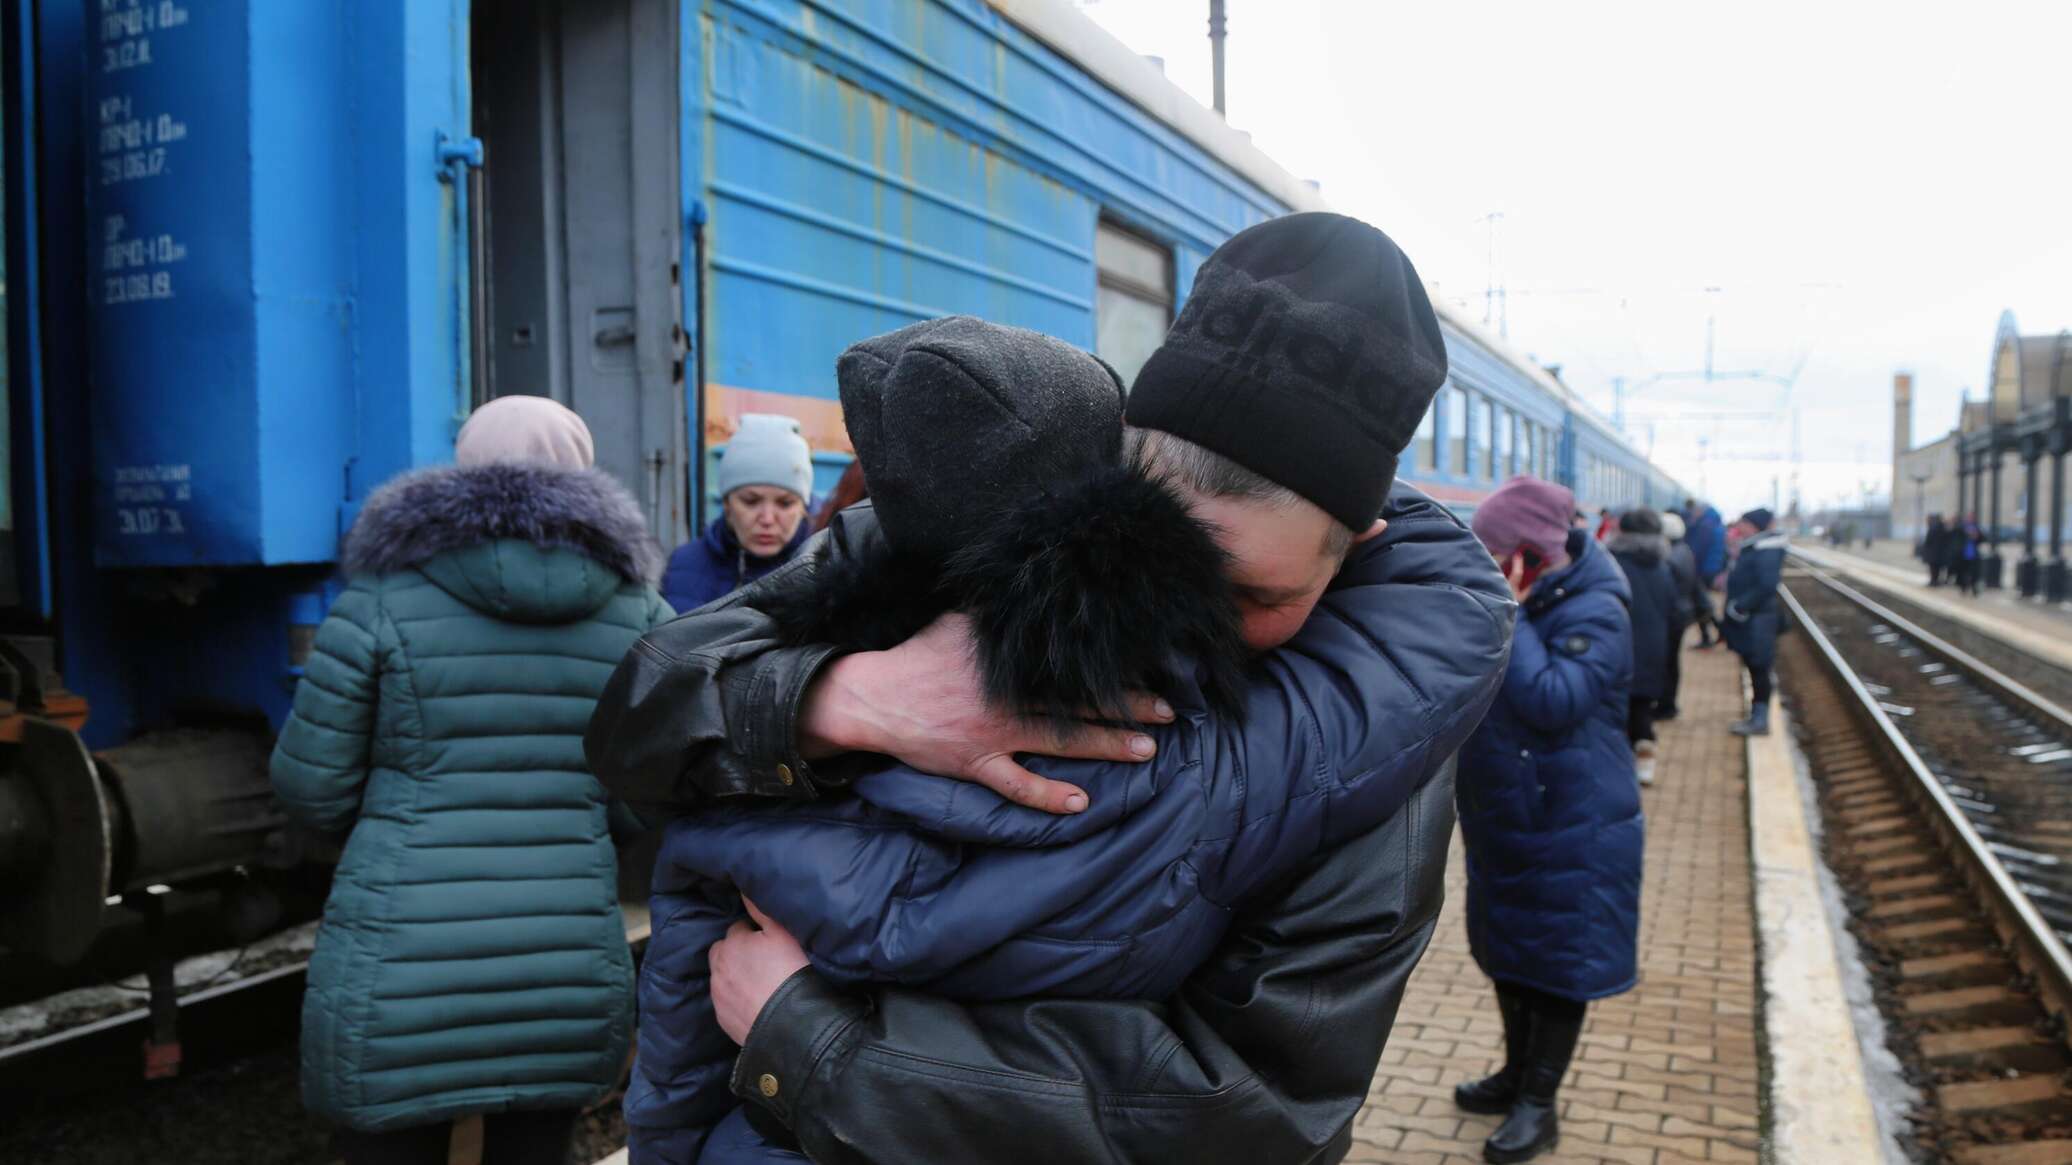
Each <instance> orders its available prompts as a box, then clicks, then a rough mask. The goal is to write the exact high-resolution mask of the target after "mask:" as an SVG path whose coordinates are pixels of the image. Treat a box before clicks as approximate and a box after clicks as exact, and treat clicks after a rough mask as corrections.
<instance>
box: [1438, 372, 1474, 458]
mask: <svg viewBox="0 0 2072 1165" xmlns="http://www.w3.org/2000/svg"><path fill="white" fill-rule="evenodd" d="M1441 419H1442V420H1444V421H1445V423H1446V432H1445V433H1444V434H1442V435H1441V439H1442V440H1444V441H1445V442H1446V472H1448V473H1451V474H1453V475H1455V476H1457V477H1466V476H1467V475H1468V394H1467V393H1466V392H1464V391H1462V390H1461V389H1458V388H1448V389H1447V390H1446V415H1445V417H1443V418H1441Z"/></svg>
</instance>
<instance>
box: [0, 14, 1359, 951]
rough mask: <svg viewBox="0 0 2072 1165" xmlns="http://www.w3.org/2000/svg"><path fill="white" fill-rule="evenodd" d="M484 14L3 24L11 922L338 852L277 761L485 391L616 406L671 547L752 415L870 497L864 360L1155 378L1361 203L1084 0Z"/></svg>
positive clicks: (70, 923) (615, 453)
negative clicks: (390, 532)
mask: <svg viewBox="0 0 2072 1165" xmlns="http://www.w3.org/2000/svg"><path fill="white" fill-rule="evenodd" d="M480 13H481V14H483V15H485V17H486V16H487V15H489V14H493V16H494V19H488V18H483V19H474V18H473V16H472V14H471V12H470V8H469V5H468V4H467V3H466V0H311V2H309V3H297V4H275V3H270V2H267V0H210V2H209V3H206V4H203V3H199V2H197V0H102V2H100V3H97V4H93V5H86V4H82V3H79V2H77V0H47V2H38V0H16V2H15V3H13V4H10V5H8V6H6V8H5V23H6V35H7V43H6V54H5V59H4V62H0V64H4V68H5V72H6V76H5V83H6V113H7V125H6V146H7V155H6V158H7V175H6V178H7V190H6V194H7V211H8V214H7V222H8V246H7V253H6V262H7V265H8V269H9V272H10V273H11V274H18V275H19V278H14V279H10V281H9V284H8V291H9V293H10V294H9V295H8V300H7V319H8V326H9V345H8V349H9V350H8V358H9V359H8V375H9V385H10V386H11V389H12V391H11V393H10V399H9V404H10V419H11V422H12V423H11V424H10V426H9V430H8V435H9V441H10V448H11V450H12V451H13V453H14V456H13V457H12V458H11V460H10V469H11V482H12V485H13V489H12V491H11V493H10V495H9V497H8V499H7V503H8V505H9V506H10V507H11V508H10V509H9V510H8V512H7V513H6V515H5V522H6V531H5V532H6V533H7V535H8V537H7V538H6V539H0V542H4V544H5V545H6V546H7V548H8V549H9V550H10V551H11V552H12V559H11V564H12V566H13V567H14V569H13V570H12V571H11V572H9V578H8V579H7V580H6V581H7V582H10V583H13V584H14V585H15V589H14V590H13V591H12V592H10V593H8V594H6V595H4V596H0V600H4V601H6V602H8V603H9V604H11V607H12V614H13V615H14V616H17V617H14V618H11V619H10V622H9V623H8V628H9V629H10V634H8V635H7V636H6V637H5V638H4V639H0V644H4V650H0V659H4V661H5V666H4V667H0V680H4V681H5V682H6V683H7V684H8V685H9V691H8V694H9V695H11V696H13V697H14V698H15V709H14V711H15V712H16V713H17V714H16V715H13V716H11V717H8V718H6V719H5V720H4V721H0V749H5V750H6V751H7V757H6V761H5V765H6V767H5V768H4V769H0V772H4V774H5V775H4V776H0V799H4V800H5V801H6V804H7V806H8V807H9V808H10V809H15V808H19V809H20V810H21V811H20V812H19V813H0V871H4V872H6V873H7V874H9V875H10V876H11V877H13V878H16V879H18V880H19V884H20V885H22V886H24V887H25V888H26V893H23V894H12V893H11V894H10V895H9V896H8V899H7V901H6V902H5V903H0V946H4V947H6V948H7V949H8V950H11V951H14V952H17V953H22V952H26V953H29V954H31V955H35V956H38V957H40V958H44V959H48V960H51V961H55V962H65V961H68V960H72V959H76V958H77V957H79V956H80V955H81V954H82V953H84V952H85V951H86V950H87V948H88V947H89V946H90V944H91V943H92V942H93V941H94V940H95V937H96V934H97V932H98V931H99V929H100V926H101V921H102V917H103V913H104V911H103V904H104V902H105V901H107V900H109V899H110V897H111V896H116V895H123V894H126V893H135V892H140V891H143V890H145V889H146V888H147V887H150V886H154V885H159V884H173V885H191V884H200V883H204V882H207V881H208V880H211V879H214V880H215V881H216V882H217V883H218V884H221V885H223V886H226V887H228V888H229V889H231V890H233V891H235V892H238V893H244V892H246V891H251V893H253V894H257V895H259V896H261V897H264V896H265V894H266V893H267V892H268V890H267V887H266V885H265V883H266V879H267V877H268V876H269V875H268V874H267V871H268V870H270V869H276V868H278V869H289V868H292V867H296V866H297V865H299V861H300V858H301V857H302V855H303V853H304V851H305V849H306V847H307V845H308V844H310V843H309V839H299V838H296V837H294V836H293V835H292V834H291V833H289V832H288V831H286V830H284V829H283V827H282V822H281V819H280V818H279V816H278V814H277V813H276V812H275V811H274V809H273V808H272V806H271V804H270V800H269V797H268V795H267V785H266V778H265V756H266V747H267V742H268V739H269V737H270V735H271V733H272V731H273V730H274V729H275V728H276V727H277V726H278V724H279V723H280V721H281V719H282V718H283V716H284V715H285V713H286V709H287V706H288V703H289V700H290V697H291V694H292V690H293V686H294V683H295V680H296V678H297V676H298V674H299V670H300V664H301V662H302V660H303V659H304V658H305V657H306V654H307V652H308V650H309V647H310V642H311V638H312V634H313V631H314V628H315V625H316V624H317V623H318V622H319V621H320V620H321V618H322V615H323V613H324V610H325V608H326V605H327V603H328V601H329V599H330V597H331V596H332V595H333V594H334V593H335V591H336V587H337V583H336V580H335V578H334V573H335V567H334V560H335V553H336V547H337V544H338V541H339V538H340V536H341V534H342V533H343V531H344V530H345V529H347V528H348V527H349V526H350V524H351V522H352V520H353V518H354V516H355V515H356V514H357V512H358V509H359V506H360V505H361V503H362V502H363V501H364V500H365V498H366V496H367V494H368V493H369V492H370V491H371V490H372V489H374V488H375V487H377V486H378V485H380V484H381V483H382V482H383V481H384V480H386V479H388V478H389V477H391V476H393V475H394V474H396V473H398V472H401V471H403V470H406V469H409V468H412V467H415V466H421V465H427V464H435V463H438V462H441V461H444V460H447V459H449V458H450V456H451V449H452V439H453V436H454V433H455V431H456V430H457V428H458V425H459V423H460V421H461V420H462V419H463V418H464V417H465V416H466V414H467V413H468V411H469V410H470V409H471V408H472V407H473V406H474V405H476V404H478V403H480V402H481V401H483V400H486V399H489V398H491V397H493V396H496V395H501V394H506V393H538V394H544V395H548V396H552V397H554V398H555V399H558V400H561V401H563V402H565V403H567V404H569V405H571V406H572V407H574V408H575V409H576V410H577V411H579V412H580V413H582V414H583V415H584V417H585V418H586V419H587V420H588V421H589V423H590V425H591V427H592V429H593V431H594V433H595V435H596V438H597V449H598V456H599V461H600V463H601V464H602V465H603V466H604V467H605V468H607V469H609V470H610V471H612V472H613V473H615V474H617V475H618V476H619V477H620V478H621V479H623V480H624V481H625V482H626V483H627V484H628V485H629V486H630V487H631V488H632V489H633V490H634V492H635V494H636V496H637V497H638V498H639V499H640V500H641V502H642V503H643V505H644V506H645V507H646V509H647V513H648V516H649V521H650V523H651V525H652V527H653V529H654V531H655V533H656V534H657V536H658V537H659V538H660V539H661V540H662V541H663V542H664V543H665V544H673V543H675V542H677V541H680V540H682V539H683V538H685V537H687V536H688V535H689V534H690V533H691V531H692V530H693V529H694V527H695V526H696V525H697V524H698V523H697V518H698V517H699V515H700V514H701V513H703V512H704V511H705V508H706V507H707V506H708V505H710V504H711V503H712V502H714V501H715V500H716V499H713V498H712V497H711V496H710V491H709V490H707V489H706V488H705V487H704V479H705V476H706V475H705V472H704V470H705V468H706V466H707V462H708V460H709V458H710V457H713V456H724V442H725V439H726V437H727V436H728V435H729V434H730V433H731V432H732V426H733V424H734V423H735V421H736V420H737V418H738V417H739V416H740V415H741V414H742V413H744V412H750V411H775V412H784V413H789V414H791V415H793V416H796V417H798V418H799V419H800V420H801V421H802V422H803V423H804V425H805V427H806V430H807V432H808V434H809V436H810V438H811V440H812V443H813V446H814V448H815V451H816V455H817V456H819V457H820V458H821V459H822V467H821V473H822V482H823V484H826V483H827V482H829V481H830V480H831V478H832V477H833V475H834V473H835V471H836V470H838V469H839V467H840V465H841V463H842V462H843V461H845V460H846V459H847V455H848V446H847V442H846V437H845V435H844V434H843V431H842V429H841V425H840V420H839V414H838V412H837V411H836V409H835V389H834V381H833V367H834V360H835V356H836V354H837V353H838V352H839V351H840V350H841V349H842V348H843V347H844V346H845V345H847V344H848V343H850V342H852V341H854V340H855V339H858V338H860V337H863V336H865V335H869V334H872V333H874V332H879V331H882V330H885V329H887V328H891V327H895V326H898V325H900V324H903V323H906V322H909V321H912V320H916V319H920V318H924V317H928V316H933V315H939V314H944V313H949V312H971V313H975V314H981V315H984V316H987V317H989V318H991V319H995V320H999V321H1003V322H1008V323H1015V324H1021V325H1024V326H1028V327H1032V328H1037V329H1041V330H1044V331H1048V332H1051V333H1054V334H1056V335H1059V336H1062V337H1064V338H1066V339H1068V340H1070V341H1073V342H1075V343H1079V344H1082V345H1085V346H1088V347H1091V348H1094V349H1095V350H1097V351H1099V352H1101V353H1102V354H1103V355H1105V356H1107V357H1108V358H1109V359H1110V360H1111V361H1113V362H1114V363H1115V364H1116V365H1117V366H1118V367H1120V368H1121V369H1123V370H1124V371H1125V372H1126V373H1130V372H1134V370H1135V368H1136V366H1137V365H1138V364H1140V363H1141V362H1142V360H1143V359H1144V358H1145V357H1146V356H1147V355H1148V354H1149V352H1150V351H1151V349H1152V348H1153V347H1154V346H1155V345H1156V344H1157V342H1158V340H1159V338H1160V337H1161V336H1162V335H1163V333H1164V331H1165V329H1166V327H1167V326H1168V325H1169V323H1170V321H1171V318H1172V313H1173V305H1174V304H1175V303H1176V302H1178V301H1179V300H1180V299H1181V298H1182V297H1184V296H1185V294H1186V291H1187V288H1188V285H1189V282H1190V280H1191V278H1192V275H1193V272H1194V270H1195V268H1196V267H1197V266H1198V265H1199V263H1200V262H1201V260H1202V259H1203V258H1204V257H1205V256H1206V255H1207V254H1208V252H1209V251H1210V250H1211V249H1213V248H1214V247H1215V246H1216V245H1217V244H1218V243H1219V242H1220V241H1221V240H1223V239H1224V238H1226V237H1228V236H1229V235H1230V234H1232V233H1234V232H1235V231H1237V230H1240V229H1242V228H1243V227H1245V226H1247V225H1250V224H1252V223H1254V222H1258V221H1261V220H1263V219H1266V218H1269V217H1272V216H1275V215H1279V214H1283V213H1286V212H1288V211H1290V210H1295V209H1301V208H1306V207H1314V206H1318V205H1320V200H1319V198H1318V196H1317V193H1316V191H1315V190H1314V189H1313V188H1312V187H1311V186H1309V185H1306V184H1304V183H1302V182H1300V181H1297V180H1296V179H1294V178H1292V177H1291V176H1289V175H1288V174H1287V173H1286V172H1285V171H1283V170H1281V169H1280V168H1278V167H1276V166H1274V165H1273V164H1272V163H1271V162H1270V161H1268V160H1267V159H1266V158H1265V157H1264V156H1263V155H1261V154H1260V153H1259V152H1258V151H1257V150H1256V149H1255V148H1253V147H1252V146H1251V145H1250V144H1249V142H1247V141H1246V140H1245V139H1244V138H1243V136H1242V135H1239V134H1237V133H1235V132H1234V131H1232V130H1230V129H1229V128H1228V127H1227V126H1225V125H1223V123H1222V122H1221V121H1220V120H1218V119H1216V118H1215V117H1214V116H1213V115H1211V114H1209V113H1208V112H1207V111H1206V110H1204V109H1202V108H1201V107H1200V106H1199V105H1197V104H1196V103H1194V102H1192V101H1191V100H1189V99H1187V98H1186V97H1185V96H1184V95H1183V94H1181V93H1180V92H1179V91H1178V90H1177V89H1175V88H1174V87H1172V86H1171V85H1169V84H1168V83H1166V82H1165V81H1164V79H1163V77H1161V76H1160V75H1159V73H1158V70H1157V69H1156V68H1155V67H1154V66H1152V65H1151V64H1149V63H1148V62H1145V61H1144V60H1142V59H1140V58H1138V57H1136V56H1135V55H1134V54H1132V53H1130V52H1129V51H1128V50H1127V49H1126V48H1124V47H1123V46H1122V45H1121V44H1120V43H1118V42H1116V41H1114V40H1113V39H1112V38H1110V37H1108V36H1107V35H1106V34H1105V33H1102V32H1101V31H1100V30H1099V29H1098V28H1096V27H1095V26H1094V25H1093V24H1092V23H1091V22H1090V21H1088V20H1087V19H1086V18H1085V17H1084V16H1082V15H1080V14H1079V13H1078V12H1077V11H1076V10H1075V9H1074V8H1073V7H1072V6H1071V5H1070V4H1069V3H1067V2H1066V0H1011V2H1010V0H998V2H996V3H990V4H989V3H983V2H981V0H874V2H862V0H857V2H850V3H835V2H831V0H754V2H749V0H695V2H694V0H685V2H682V3H668V2H657V0H505V2H500V3H498V4H496V5H494V6H493V7H491V6H483V7H482V8H481V9H480ZM74 111H82V115H81V116H76V117H75V116H74ZM18 821H19V822H25V823H26V824H22V825H17V824H15V823H16V822H18ZM255 885H256V886H257V887H258V889H256V890H254V889H253V887H254V886H255ZM134 900H135V901H136V902H138V903H139V904H141V905H143V906H145V907H147V908H148V907H149V904H150V902H151V898H150V897H149V896H148V895H140V896H138V897H136V898H135V899H134ZM107 913H108V915H109V916H110V917H114V916H117V915H120V914H121V913H122V912H120V911H113V910H110V911H108V912H107ZM241 913H243V914H244V915H245V916H246V917H264V916H266V915H267V914H268V913H269V911H268V910H267V909H266V908H264V904H262V905H261V907H260V908H256V909H246V910H243V911H241Z"/></svg>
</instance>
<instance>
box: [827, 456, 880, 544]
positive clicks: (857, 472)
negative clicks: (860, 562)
mask: <svg viewBox="0 0 2072 1165" xmlns="http://www.w3.org/2000/svg"><path fill="white" fill-rule="evenodd" d="M869 496H871V495H870V489H869V488H868V487H867V486H865V485H864V484H863V462H861V461H851V462H850V463H849V468H847V469H845V470H843V471H842V480H840V481H838V482H836V483H835V488H834V492H833V493H830V494H828V495H827V500H826V501H824V502H822V503H820V512H819V513H817V514H815V515H813V532H814V533H816V534H818V533H819V532H820V531H822V530H825V529H827V524H828V523H829V522H832V521H834V520H835V515H836V514H839V513H841V512H842V511H843V510H846V509H848V508H849V507H850V506H853V505H855V504H856V503H858V502H860V501H862V500H863V499H865V498H867V497H869Z"/></svg>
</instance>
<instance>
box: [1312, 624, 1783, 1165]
mask: <svg viewBox="0 0 2072 1165" xmlns="http://www.w3.org/2000/svg"><path fill="white" fill-rule="evenodd" d="M1683 683H1684V690H1683V698H1682V705H1683V717H1682V718H1681V719H1679V720H1675V721H1671V722H1670V723H1667V724H1662V725H1659V726H1658V727H1657V732H1658V734H1659V735H1660V736H1661V744H1660V750H1661V758H1662V759H1661V760H1660V761H1659V762H1658V770H1657V771H1658V773H1659V778H1658V779H1657V781H1656V783H1655V785H1654V787H1653V788H1651V789H1648V790H1647V791H1646V792H1645V793H1643V795H1642V803H1643V804H1644V806H1645V807H1646V809H1647V815H1648V827H1647V828H1648V840H1647V845H1648V848H1647V862H1646V875H1645V883H1644V886H1643V888H1642V896H1641V927H1640V985H1639V986H1638V987H1637V988H1635V989H1634V990H1633V991H1630V992H1628V993H1627V994H1625V995H1622V996H1619V997H1617V998H1615V999H1607V1000H1602V1001H1599V1002H1597V1003H1593V1004H1591V1005H1590V1015H1589V1021H1588V1023H1587V1024H1586V1026H1585V1027H1584V1030H1583V1036H1582V1040H1581V1042H1580V1044H1579V1046H1578V1047H1577V1049H1576V1059H1575V1063H1574V1065H1573V1066H1572V1067H1571V1069H1570V1072H1569V1076H1568V1079H1567V1081H1566V1082H1565V1083H1564V1084H1563V1087H1562V1091H1561V1116H1562V1123H1561V1148H1560V1150H1559V1151H1558V1152H1556V1153H1554V1154H1551V1155H1549V1156H1547V1157H1543V1158H1541V1160H1543V1161H1546V1162H1549V1163H1550V1165H1589V1163H1594V1165H1720V1163H1722V1162H1746V1163H1748V1165H1754V1162H1755V1161H1756V1150H1757V1148H1758V1144H1757V1132H1756V1128H1757V1121H1756V1115H1755V1114H1756V1111H1757V1103H1756V1099H1755V1097H1756V1083H1757V1067H1756V1028H1755V996H1754V991H1755V979H1756V971H1755V935H1754V920H1753V917H1752V916H1751V912H1750V904H1749V902H1750V894H1749V869H1748V826H1747V802H1746V790H1747V782H1746V779H1745V776H1744V774H1743V770H1742V748H1741V743H1740V741H1739V740H1738V739H1736V738H1733V737H1729V736H1728V735H1727V734H1726V732H1725V726H1726V724H1727V723H1728V722H1729V721H1731V720H1734V719H1736V718H1738V716H1739V715H1740V712H1741V708H1740V673H1739V671H1738V670H1737V667H1736V663H1735V660H1734V658H1733V657H1732V656H1730V655H1728V654H1727V653H1725V652H1712V653H1703V654H1701V653H1696V652H1686V653H1685V655H1684V659H1683ZM1460 850H1461V843H1460V839H1459V838H1458V837H1456V838H1455V839H1454V843H1453V852H1452V856H1451V860H1450V863H1449V865H1448V868H1447V885H1446V896H1447V897H1446V913H1445V915H1444V916H1443V917H1442V918H1441V919H1440V921H1439V929H1438V932H1437V933H1436V934H1435V935H1434V936H1433V938H1432V947H1431V950H1430V951H1429V952H1428V953H1427V954H1426V955H1425V958H1424V961H1423V962H1422V963H1420V964H1419V965H1418V968H1417V972H1416V974H1415V975H1413V976H1412V977H1411V980H1410V987H1409V990H1408V992H1407V993H1406V995H1405V997H1404V1000H1403V1009H1402V1012H1401V1014H1400V1015H1399V1016H1398V1017H1397V1019H1396V1028H1395V1031H1394V1033H1393V1034H1392V1035H1391V1036H1390V1039H1389V1046H1388V1050H1387V1052H1385V1053H1384V1054H1383V1056H1382V1066H1381V1070H1380V1072H1379V1073H1377V1074H1376V1076H1375V1078H1374V1087H1373V1090H1372V1091H1371V1092H1370V1094H1369V1098H1368V1102H1367V1107H1366V1109H1364V1110H1363V1111H1362V1112H1361V1114H1360V1118H1359V1120H1358V1122H1357V1123H1356V1124H1355V1126H1354V1130H1353V1132H1354V1140H1353V1150H1352V1154H1351V1156H1349V1157H1347V1158H1346V1159H1347V1160H1348V1161H1353V1162H1383V1161H1386V1162H1390V1163H1391V1165H1473V1163H1476V1162H1479V1161H1481V1159H1482V1142H1483V1141H1484V1140H1485V1139H1487V1138H1488V1136H1489V1134H1490V1133H1491V1132H1493V1131H1494V1130H1495V1129H1496V1126H1497V1123H1498V1119H1499V1118H1497V1117H1491V1116H1474V1115H1471V1114H1468V1113H1463V1112H1460V1111H1458V1110H1457V1109H1455V1108H1454V1107H1453V1100H1452V1095H1453V1086H1454V1085H1455V1084H1457V1083H1459V1082H1461V1081H1462V1080H1466V1079H1471V1078H1474V1077H1477V1076H1481V1075H1484V1074H1486V1073H1488V1072H1491V1071H1494V1070H1495V1069H1496V1067H1497V1066H1498V1064H1499V1062H1500V1061H1501V1059H1502V1055H1503V1022H1502V1020H1501V1019H1500V1018H1499V1017H1498V1015H1497V1010H1496V999H1495V996H1494V995H1493V994H1492V993H1491V991H1490V988H1489V982H1488V980H1486V979H1484V978H1483V977H1482V974H1481V972H1480V971H1478V970H1477V969H1476V967H1475V964H1474V961H1473V959H1472V958H1470V956H1469V954H1468V940H1467V932H1466V923H1465V921H1464V919H1463V917H1462V903H1463V901H1464V899H1465V897H1466V886H1465V878H1466V874H1465V871H1464V869H1463V867H1462V864H1461V852H1460Z"/></svg>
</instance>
